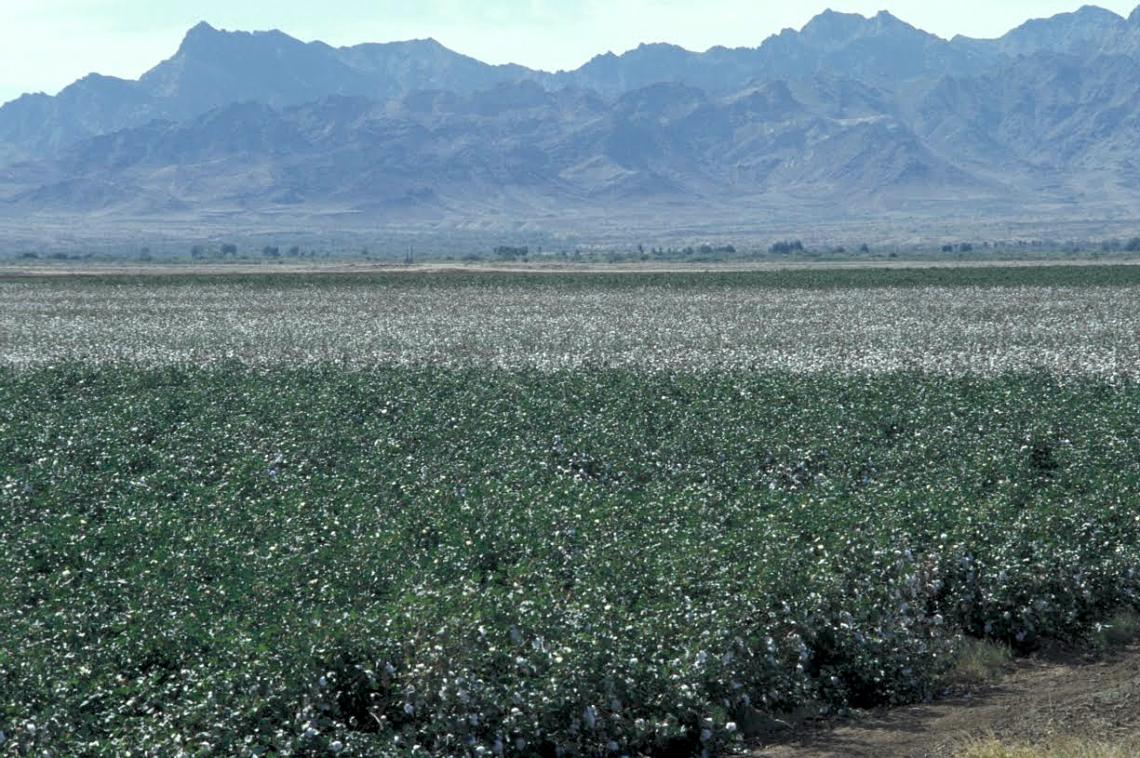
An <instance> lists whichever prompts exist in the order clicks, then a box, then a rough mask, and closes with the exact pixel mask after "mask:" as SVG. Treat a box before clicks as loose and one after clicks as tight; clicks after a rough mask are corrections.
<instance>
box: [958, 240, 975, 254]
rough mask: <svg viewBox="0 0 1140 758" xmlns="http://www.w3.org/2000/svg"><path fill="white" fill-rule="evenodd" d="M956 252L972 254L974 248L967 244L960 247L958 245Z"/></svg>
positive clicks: (964, 243)
mask: <svg viewBox="0 0 1140 758" xmlns="http://www.w3.org/2000/svg"><path fill="white" fill-rule="evenodd" d="M958 252H960V253H972V252H974V246H973V245H971V244H970V243H969V242H963V243H962V244H961V245H958Z"/></svg>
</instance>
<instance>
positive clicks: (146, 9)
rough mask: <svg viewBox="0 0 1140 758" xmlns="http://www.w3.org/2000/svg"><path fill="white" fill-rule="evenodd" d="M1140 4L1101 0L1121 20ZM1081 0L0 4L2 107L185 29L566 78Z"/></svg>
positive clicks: (163, 52) (139, 54) (129, 57)
mask: <svg viewBox="0 0 1140 758" xmlns="http://www.w3.org/2000/svg"><path fill="white" fill-rule="evenodd" d="M1137 2H1140V0H1101V2H1100V3H1099V5H1101V6H1102V7H1105V8H1108V9H1109V10H1113V11H1116V12H1117V13H1120V14H1121V15H1125V16H1126V15H1128V13H1130V12H1131V10H1132V8H1133V7H1134V6H1135V4H1136V3H1137ZM1080 4H1081V2H1080V0H830V1H828V0H798V1H797V0H319V2H315V1H314V0H0V101H6V100H9V99H11V98H13V97H15V96H17V95H19V94H20V93H21V92H26V91H33V92H34V91H46V92H50V93H54V92H56V91H57V90H59V89H60V88H61V87H63V86H65V85H66V84H68V83H70V82H71V81H73V80H75V79H77V78H79V77H81V76H83V75H84V74H87V73H89V72H91V71H97V72H99V73H103V74H110V75H115V76H123V77H128V78H135V77H137V76H138V75H139V74H141V73H142V72H143V71H145V70H146V69H148V68H150V67H151V66H153V65H154V64H155V63H157V62H159V61H160V60H162V59H164V58H167V57H169V56H170V55H171V54H172V53H173V52H174V50H175V49H177V47H178V43H179V41H180V40H181V38H182V36H183V34H184V33H185V31H186V29H188V28H189V27H190V26H192V25H194V24H195V23H197V22H198V21H203V20H205V21H209V22H210V23H211V24H213V25H214V26H217V27H220V28H225V29H243V30H254V29H271V28H278V29H281V30H282V31H285V32H287V33H289V34H291V35H293V36H295V37H298V38H300V39H304V40H312V39H321V40H324V41H326V42H329V43H331V44H335V45H351V44H355V43H358V42H385V41H389V40H396V39H409V38H416V37H435V38H436V39H438V40H439V41H440V42H442V43H444V44H445V45H447V46H448V47H451V48H453V49H455V50H458V51H460V52H463V53H467V54H469V55H473V56H475V57H477V58H480V59H481V60H485V61H488V62H493V63H504V62H515V63H522V64H525V65H528V66H532V67H537V68H545V69H558V68H575V67H577V66H579V65H581V64H582V63H584V62H585V61H586V60H588V59H589V58H590V57H591V56H593V55H595V54H597V53H601V52H605V51H607V50H613V51H615V52H622V51H624V50H627V49H629V48H631V47H635V46H636V45H637V44H638V43H640V42H673V43H676V44H679V45H683V46H685V47H687V48H690V49H695V50H704V49H707V48H709V47H711V46H713V45H727V46H750V47H753V46H756V45H758V44H760V42H762V41H763V40H764V39H765V38H766V37H767V36H769V35H770V34H774V33H776V32H778V31H780V30H781V29H783V28H786V27H794V28H799V27H801V26H803V24H804V23H806V22H807V21H808V20H809V19H810V18H811V17H812V16H814V15H815V14H816V13H818V12H820V11H821V10H823V9H825V8H827V7H831V8H834V9H835V10H841V11H849V12H857V13H863V14H864V15H872V14H874V13H876V12H877V11H879V10H882V9H884V8H885V9H886V10H889V11H891V12H892V13H894V14H895V15H896V16H899V17H900V18H902V19H903V20H905V21H908V22H910V23H912V24H914V25H915V26H918V27H921V28H923V29H926V30H928V31H931V32H934V33H935V34H939V35H941V36H943V37H950V36H953V35H954V34H967V35H970V36H975V37H995V36H999V35H1001V34H1003V33H1004V32H1006V31H1008V30H1009V29H1010V28H1012V27H1014V26H1016V25H1018V24H1019V23H1021V22H1022V21H1024V20H1026V19H1028V18H1038V17H1043V16H1050V15H1053V14H1055V13H1061V12H1065V11H1071V10H1075V9H1076V8H1077V7H1078V6H1079V5H1080Z"/></svg>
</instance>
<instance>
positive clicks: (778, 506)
mask: <svg viewBox="0 0 1140 758" xmlns="http://www.w3.org/2000/svg"><path fill="white" fill-rule="evenodd" d="M1138 418H1140V386H1137V385H1136V384H1134V383H1132V382H1130V381H1128V380H1123V379H1119V378H1118V379H1116V380H1113V381H1102V380H1097V379H1095V378H1086V379H1083V380H1082V381H1072V380H1071V378H1067V377H1057V376H1055V375H1053V374H1052V373H1050V372H1031V373H1024V374H1015V375H1002V376H997V377H982V376H973V377H971V376H965V377H953V376H946V375H942V374H937V373H934V374H926V373H905V372H904V373H887V374H879V375H874V376H870V377H857V376H851V375H847V374H835V373H815V374H808V375H804V374H800V373H796V372H753V371H746V370H741V371H717V372H669V371H653V372H643V371H640V370H633V369H621V368H610V369H605V368H598V367H594V368H580V369H576V370H558V371H550V370H535V369H513V370H501V369H494V368H491V367H486V366H471V367H458V368H451V369H443V368H440V367H438V366H434V367H433V366H421V367H417V366H404V367H400V366H388V367H383V368H373V369H360V370H349V369H346V368H345V367H344V366H340V365H326V364H316V365H309V366H301V367H275V368H273V369H269V368H265V369H259V368H254V367H250V366H248V365H246V364H244V363H243V362H241V361H236V360H235V361H230V362H224V363H220V364H215V365H212V366H210V367H207V368H190V367H185V366H177V365H165V366H159V367H153V368H146V369H143V368H138V367H133V368H132V367H130V366H126V365H103V364H101V363H99V362H95V363H87V362H78V363H69V364H65V365H60V366H55V367H51V368H23V369H20V370H12V369H5V370H0V540H2V541H3V545H4V547H5V550H4V551H3V553H2V554H0V590H2V592H0V595H2V596H3V597H4V598H5V603H4V604H3V607H0V731H3V733H4V735H5V740H6V744H5V745H4V746H2V747H0V750H15V751H19V750H21V749H24V748H27V749H28V750H31V749H33V748H34V749H35V750H36V751H37V752H38V751H39V750H52V751H54V752H55V753H56V754H95V755H98V754H103V755H118V754H123V753H124V752H128V751H129V750H140V751H144V752H145V751H150V752H155V753H160V754H165V753H177V752H178V751H180V750H181V751H184V752H186V753H190V754H194V753H198V752H204V751H206V750H209V751H212V752H213V753H214V754H250V755H252V754H264V753H266V752H271V751H278V752H281V753H285V754H314V753H324V752H327V751H330V750H332V751H339V752H340V753H342V754H355V755H375V754H380V755H384V754H399V753H410V752H411V751H412V750H413V749H415V748H416V747H417V746H418V750H419V752H425V751H426V752H428V753H434V754H465V753H469V754H496V753H500V752H501V753H503V754H511V755H528V754H548V753H552V752H555V751H562V752H563V753H564V754H571V755H572V754H580V755H596V754H608V753H611V752H613V753H615V754H622V753H626V754H633V753H636V752H638V751H643V752H654V753H667V752H670V751H672V752H675V753H681V754H690V753H694V752H696V753H699V752H701V751H702V750H705V749H707V750H709V751H710V752H715V751H717V750H719V749H721V748H723V747H724V746H725V745H728V744H731V743H732V742H733V741H734V740H736V739H737V738H739V736H740V729H739V728H738V726H737V725H738V724H742V723H746V721H747V719H746V717H747V716H748V715H749V714H750V713H752V709H759V710H761V711H767V712H772V713H778V712H781V711H784V710H787V709H794V708H796V707H798V706H801V705H803V704H805V703H824V704H830V705H834V706H842V705H847V704H852V705H872V704H878V703H897V702H910V701H915V700H921V699H923V698H925V697H928V696H929V695H930V694H931V693H932V692H933V691H934V690H935V689H936V688H937V687H939V686H940V682H941V677H942V676H943V675H944V673H945V671H946V670H947V669H948V667H949V666H950V665H951V664H952V663H953V661H954V657H955V652H956V647H957V645H958V644H959V635H961V634H962V633H964V632H965V633H968V634H971V635H975V636H988V637H989V638H991V639H995V640H1000V641H1003V642H1006V643H1008V644H1011V645H1014V646H1019V647H1022V648H1028V647H1031V646H1032V645H1033V644H1034V643H1035V641H1036V640H1038V639H1040V638H1041V637H1044V636H1048V637H1063V638H1073V639H1076V638H1079V637H1080V636H1081V635H1085V634H1087V633H1088V630H1089V629H1090V628H1092V626H1093V625H1094V624H1095V623H1096V622H1098V621H1104V620H1106V619H1107V617H1108V616H1109V615H1110V614H1111V613H1112V612H1114V611H1116V610H1117V609H1119V608H1121V607H1135V606H1136V604H1137V599H1136V590H1137V585H1138V584H1140V573H1138V569H1140V512H1138V511H1137V503H1138V502H1140V439H1138V436H1137V427H1136V425H1137V419H1138ZM1042 450H1045V451H1047V453H1043V452H1041V451H1042ZM1046 455H1047V458H1046Z"/></svg>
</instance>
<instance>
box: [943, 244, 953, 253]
mask: <svg viewBox="0 0 1140 758" xmlns="http://www.w3.org/2000/svg"><path fill="white" fill-rule="evenodd" d="M942 252H944V253H952V252H954V246H953V245H943V246H942Z"/></svg>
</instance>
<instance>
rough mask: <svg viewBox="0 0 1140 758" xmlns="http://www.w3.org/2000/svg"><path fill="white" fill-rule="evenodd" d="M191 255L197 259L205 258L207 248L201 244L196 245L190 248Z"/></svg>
mask: <svg viewBox="0 0 1140 758" xmlns="http://www.w3.org/2000/svg"><path fill="white" fill-rule="evenodd" d="M190 257H191V258H193V259H194V260H196V261H197V260H201V259H202V258H205V257H206V248H204V247H202V246H201V245H194V246H193V247H192V248H190Z"/></svg>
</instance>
